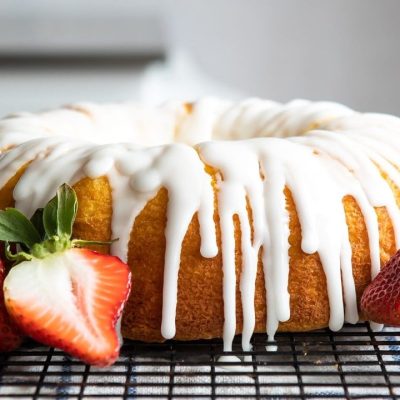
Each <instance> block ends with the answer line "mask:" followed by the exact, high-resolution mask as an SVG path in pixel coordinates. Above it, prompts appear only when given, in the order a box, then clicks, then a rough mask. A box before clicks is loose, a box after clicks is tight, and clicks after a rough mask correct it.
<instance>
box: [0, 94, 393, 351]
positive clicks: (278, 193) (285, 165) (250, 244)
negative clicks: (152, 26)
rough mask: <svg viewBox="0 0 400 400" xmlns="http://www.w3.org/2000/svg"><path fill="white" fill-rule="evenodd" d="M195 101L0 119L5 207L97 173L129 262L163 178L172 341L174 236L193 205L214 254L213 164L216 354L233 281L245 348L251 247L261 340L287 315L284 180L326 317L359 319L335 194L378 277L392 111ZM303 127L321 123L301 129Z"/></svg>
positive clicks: (229, 330) (166, 312) (83, 107)
mask: <svg viewBox="0 0 400 400" xmlns="http://www.w3.org/2000/svg"><path fill="white" fill-rule="evenodd" d="M192 108H193V109H192V111H191V112H189V111H188V109H187V108H186V107H185V105H184V104H181V103H169V104H165V105H163V106H160V107H158V108H148V107H147V108H146V107H143V106H138V105H134V104H126V105H120V106H116V105H105V106H98V105H91V104H80V105H75V106H68V107H66V108H64V109H60V110H56V111H48V112H45V113H42V114H37V115H35V114H21V115H17V116H13V117H9V118H7V119H4V120H1V121H0V148H2V149H4V151H3V154H2V155H1V157H0V171H1V172H0V186H3V185H4V184H5V183H6V182H7V181H8V180H9V179H10V178H11V177H12V176H13V175H14V174H15V172H16V171H17V170H18V169H20V168H21V167H23V166H24V165H27V168H26V170H25V172H24V173H23V174H22V177H21V179H20V180H19V182H18V184H17V185H16V187H15V190H14V198H15V201H16V206H17V207H18V208H20V209H21V210H22V211H24V212H25V213H27V214H28V215H31V214H32V213H33V212H34V210H35V209H36V208H38V207H42V206H43V205H44V204H45V203H46V202H47V201H48V200H49V199H50V198H51V197H52V196H53V195H54V193H55V192H56V189H57V187H58V186H59V185H60V184H62V183H63V182H68V183H70V184H74V183H76V182H78V181H79V180H80V179H82V178H84V177H85V176H88V177H91V178H96V177H100V176H107V177H108V179H109V182H110V185H111V189H112V198H113V216H112V234H113V237H118V238H119V241H118V242H116V243H115V244H113V246H112V252H113V254H115V255H117V256H119V257H120V258H121V259H123V260H126V259H127V248H128V243H129V238H130V232H131V228H132V226H133V224H134V222H135V219H136V217H137V216H138V215H139V214H140V212H141V210H142V209H143V207H144V206H145V205H146V204H147V202H148V201H149V200H150V199H151V198H153V197H154V196H155V195H156V194H157V192H158V191H159V190H160V189H161V188H166V189H167V190H168V207H167V226H166V230H165V236H166V254H165V266H164V290H163V313H162V326H161V333H162V335H163V336H164V337H165V338H172V337H174V335H175V316H176V306H177V283H178V273H179V265H180V253H181V249H182V242H183V239H184V236H185V233H186V231H187V229H188V226H189V224H190V222H191V220H192V218H193V216H194V215H195V214H196V213H197V215H198V219H199V225H200V236H201V254H202V256H203V257H206V258H211V257H215V256H216V255H217V253H218V245H217V240H216V229H215V225H214V219H213V214H214V191H213V189H212V185H211V176H210V175H209V174H208V173H207V172H206V171H205V164H207V165H209V166H211V167H213V168H214V169H216V170H217V171H218V172H219V173H218V175H217V177H218V179H217V192H216V193H217V200H218V212H219V217H220V228H221V251H222V259H223V274H224V278H223V294H224V316H225V323H224V332H223V335H224V350H226V351H230V350H231V349H232V340H233V337H234V335H235V334H236V309H235V308H236V280H237V279H240V291H241V300H242V308H243V335H242V346H243V349H244V350H246V351H249V350H251V345H250V339H251V336H252V334H253V331H254V326H255V310H254V294H255V280H256V273H257V264H258V255H259V254H260V253H261V254H262V262H263V270H264V276H265V282H266V297H267V307H268V309H267V315H268V317H267V326H266V331H267V332H268V335H269V338H270V340H273V337H274V334H275V332H276V330H277V328H278V325H279V322H283V321H287V320H288V319H289V318H290V297H289V293H288V276H289V263H290V258H289V235H290V230H289V215H288V211H287V209H286V198H285V195H284V189H285V187H286V188H288V189H289V190H290V191H291V194H292V197H293V200H294V202H295V204H296V209H297V214H298V218H299V222H300V226H301V232H302V241H301V248H302V250H303V252H305V253H307V254H313V253H318V255H319V258H320V260H321V263H322V266H323V269H324V271H325V275H326V278H327V290H328V297H329V305H330V321H329V326H330V327H331V329H333V330H337V329H340V328H341V326H342V325H343V323H344V321H348V322H352V323H355V322H357V321H358V311H357V303H356V293H355V286H354V280H353V274H352V264H351V258H352V254H351V246H350V243H349V236H348V227H347V224H346V218H345V213H344V209H343V198H344V197H345V196H353V197H354V199H355V200H356V201H357V203H358V205H359V207H360V209H361V211H362V214H363V216H364V220H365V225H366V228H367V232H368V238H369V248H370V254H371V274H372V276H375V275H376V274H377V273H378V271H379V269H380V255H379V230H378V222H377V216H376V213H375V210H374V207H386V209H387V210H388V213H389V215H390V218H391V220H392V222H393V227H394V231H395V236H396V243H397V247H400V213H399V208H398V205H397V204H396V200H395V197H394V195H393V192H392V191H391V190H390V187H389V185H388V184H387V182H386V181H385V180H384V179H383V178H382V176H381V173H380V170H381V171H383V172H385V173H386V174H387V175H388V176H389V177H390V179H391V180H392V181H393V182H394V184H396V185H397V186H400V172H399V170H398V169H397V167H396V166H397V162H398V161H397V160H398V159H399V155H400V140H399V139H398V135H399V131H400V120H399V119H397V118H395V117H391V116H385V115H379V114H359V113H356V112H354V111H352V110H350V109H348V108H347V107H344V106H341V105H338V104H335V103H328V102H320V103H311V102H308V101H305V100H296V101H293V102H290V103H288V104H286V105H281V104H279V103H275V102H271V101H265V100H259V99H250V100H246V101H243V102H241V103H237V104H234V103H231V102H228V101H222V100H218V99H203V100H201V101H199V102H198V103H196V104H194V105H193V106H192ZM311 128H313V129H314V128H318V129H319V130H313V131H309V130H310V129H311ZM83 139H84V140H87V141H83ZM210 139H219V140H220V141H218V140H212V141H208V140H210ZM221 139H224V140H221ZM227 139H231V140H230V141H226V140H227ZM232 139H235V140H232ZM239 139H247V140H239ZM120 141H124V142H126V143H123V144H121V143H119V142H120ZM109 142H113V143H114V144H109ZM174 142H175V143H174ZM177 142H183V143H186V144H183V143H177ZM200 142H202V143H200ZM107 143H108V144H107ZM134 143H137V144H136V145H135V144H134ZM155 144H165V145H163V146H154V145H155ZM191 145H195V147H191ZM10 147H12V148H11V150H8V151H7V149H9V148H10ZM29 162H30V164H29V165H28V164H27V163H29ZM248 206H249V207H250V209H251V212H252V217H253V219H252V220H253V223H252V224H251V222H250V220H249V215H248V210H247V207H248ZM235 215H237V217H238V219H239V222H240V227H241V253H242V264H243V265H242V273H241V275H240V277H236V274H235V239H234V224H233V218H234V216H235Z"/></svg>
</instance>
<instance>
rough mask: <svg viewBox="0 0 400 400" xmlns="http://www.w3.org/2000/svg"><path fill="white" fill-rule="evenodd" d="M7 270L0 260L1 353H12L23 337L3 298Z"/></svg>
mask: <svg viewBox="0 0 400 400" xmlns="http://www.w3.org/2000/svg"><path fill="white" fill-rule="evenodd" d="M5 274H6V270H5V267H4V264H3V261H2V260H1V259H0V351H12V350H15V349H17V348H18V347H19V346H20V345H21V343H22V340H23V339H22V335H21V334H20V332H19V330H18V328H17V327H16V325H15V324H14V322H13V321H12V320H11V318H10V316H9V315H8V312H7V309H6V306H5V304H4V298H3V281H4V277H5Z"/></svg>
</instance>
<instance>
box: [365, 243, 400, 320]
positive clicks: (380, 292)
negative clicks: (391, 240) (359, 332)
mask: <svg viewBox="0 0 400 400" xmlns="http://www.w3.org/2000/svg"><path fill="white" fill-rule="evenodd" d="M361 309H362V310H363V312H364V313H365V316H366V318H367V319H369V320H371V321H374V322H378V323H381V324H388V325H397V326H400V251H398V252H397V253H396V254H395V255H394V256H393V257H392V258H391V259H390V260H389V262H388V263H387V264H386V265H385V267H384V268H383V269H382V270H381V271H380V272H379V274H378V275H377V276H376V277H375V279H374V280H373V281H372V282H371V283H370V284H369V286H368V287H367V288H366V289H365V291H364V294H363V296H362V298H361Z"/></svg>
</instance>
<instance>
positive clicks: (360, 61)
mask: <svg viewBox="0 0 400 400" xmlns="http://www.w3.org/2000/svg"><path fill="white" fill-rule="evenodd" d="M138 16H139V17H143V18H153V17H155V18H157V17H159V18H161V19H163V20H164V33H163V34H162V38H161V39H162V41H166V42H167V43H168V48H169V49H170V50H171V52H172V50H176V49H180V50H182V49H183V52H184V53H186V54H188V55H189V57H191V58H192V59H193V60H194V61H196V62H197V64H198V66H199V67H200V71H201V69H202V70H203V72H205V75H208V76H210V78H212V79H211V82H213V83H215V82H217V83H220V84H221V85H220V86H218V85H215V87H221V88H232V89H236V90H237V91H239V92H241V93H243V94H244V95H249V96H261V97H268V98H272V99H277V100H281V101H286V100H289V99H291V98H296V97H304V98H310V99H329V100H337V101H340V102H343V103H345V104H347V105H350V106H352V107H354V108H357V109H360V110H374V111H383V112H392V113H395V114H399V115H400V72H399V71H400V0H84V1H82V0H57V1H54V0H18V1H16V0H1V1H0V33H1V34H0V51H1V43H2V42H3V43H11V41H12V38H15V34H14V36H13V35H12V32H11V33H10V30H9V29H8V30H7V29H6V28H4V27H5V26H6V24H5V23H4V21H7V23H8V24H10V23H11V25H12V24H13V21H16V20H21V18H22V20H25V21H27V22H26V24H27V25H26V26H28V25H29V26H35V24H36V28H37V29H39V30H40V26H41V24H42V25H46V24H44V23H43V21H46V20H47V21H49V20H51V21H56V20H60V21H61V20H62V19H63V18H69V19H72V20H73V19H76V20H78V19H79V20H80V21H86V20H87V24H88V31H90V32H92V34H94V36H96V29H97V28H96V27H98V26H99V25H96V21H97V23H98V21H102V20H105V19H108V20H110V21H115V23H113V24H111V29H112V27H113V26H115V30H116V29H117V26H116V25H117V24H118V21H122V20H123V21H125V22H124V23H125V24H126V21H128V25H129V22H130V21H132V24H134V21H135V20H137V19H136V18H137V17H138ZM40 21H42V23H41V22H40ZM2 22H3V24H2ZM53 25H54V24H53ZM8 26H10V25H8ZM15 26H16V25H14V28H15ZM146 26H147V25H146ZM2 27H3V31H2V30H1V29H2ZM18 29H19V30H20V34H21V35H22V36H24V35H25V36H26V37H29V31H28V30H27V29H24V28H23V26H22V28H18ZM21 29H22V30H21ZM4 30H6V31H4ZM7 33H8V34H9V36H7ZM51 34H52V35H53V36H52V38H51V42H52V43H53V45H54V46H56V47H57V40H61V39H62V38H60V37H57V35H58V32H57V31H54V32H52V33H51ZM153 34H154V32H153V30H152V28H150V32H148V33H147V34H146V32H145V31H144V33H142V36H139V37H136V38H135V40H132V42H130V41H129V40H127V41H126V43H125V45H126V46H128V45H129V43H132V46H133V45H134V44H135V43H147V42H148V41H149V38H150V37H153V39H154V37H155V36H154V35H153ZM10 35H11V36H10ZM129 35H130V34H129V32H127V33H126V36H129ZM78 36H79V35H78ZM80 37H81V40H82V42H83V41H85V39H87V36H86V35H84V34H82V35H80ZM156 40H157V39H156ZM146 41H147V42H146ZM111 44H112V43H111ZM156 45H157V43H156ZM15 47H16V46H14V48H15ZM111 47H112V46H111ZM0 67H1V65H0ZM179 68H181V69H182V66H181V67H179ZM179 68H178V70H177V72H176V73H175V74H174V73H168V74H167V75H166V76H168V85H169V87H170V88H171V87H173V86H175V82H177V85H178V84H179V85H180V87H187V88H188V91H189V93H191V92H190V91H191V90H192V88H193V95H194V96H195V95H196V94H197V92H196V90H197V89H194V88H196V85H191V84H189V83H188V84H186V82H187V81H186V80H184V79H183V78H182V73H181V72H180V71H181V69H179ZM61 72H62V73H61V74H60V75H59V84H57V74H58V71H57V70H54V71H51V70H50V71H48V70H47V69H43V70H38V69H37V68H36V69H35V70H32V72H30V70H29V67H27V66H25V67H24V69H23V71H19V70H18V69H16V70H7V69H6V70H4V69H1V68H0V92H1V94H0V96H1V97H0V111H1V110H7V111H9V110H8V107H9V108H10V110H11V109H13V108H15V107H16V108H20V107H18V101H20V102H21V107H22V106H23V107H22V108H28V109H29V108H30V107H31V105H32V107H35V108H36V107H43V106H45V105H47V104H48V105H53V103H54V102H57V103H60V102H61V103H62V102H64V101H71V100H73V99H76V100H80V99H86V100H99V101H104V99H105V98H107V97H109V98H110V100H117V99H122V98H125V97H135V95H136V94H137V92H136V91H135V90H136V88H137V87H139V86H138V79H140V76H139V75H138V73H137V70H134V68H133V69H132V72H130V70H129V69H126V68H125V69H124V70H123V71H122V72H118V71H117V70H116V71H115V76H114V78H113V73H114V71H113V70H112V69H109V70H107V71H104V70H102V72H101V73H97V72H96V71H93V73H91V71H90V70H88V69H85V71H84V72H83V73H82V74H81V73H79V71H77V70H76V69H75V70H74V71H72V72H71V73H69V71H68V70H63V71H61ZM197 72H199V71H197ZM197 72H196V74H193V76H194V78H193V80H196V81H199V82H200V85H197V88H198V87H199V86H202V87H207V88H208V86H207V85H203V83H202V82H203V80H201V79H198V76H200V75H199V74H198V73H197ZM85 74H86V75H87V77H86V78H85ZM96 74H97V75H96ZM184 75H185V79H190V71H189V72H188V71H185V74H184ZM201 76H203V75H201ZM46 77H48V79H47V78H46ZM113 79H115V84H113ZM154 82H158V81H157V80H155V81H154ZM47 83H48V84H49V85H50V86H47ZM49 88H50V89H49ZM161 88H162V86H160V90H161ZM38 89H41V90H38ZM155 89H156V90H157V89H158V86H157V85H156V88H155ZM10 91H13V93H12V95H10V96H9V97H7V96H8V94H9V93H10ZM49 91H51V96H48V97H46V93H48V92H49ZM166 91H167V90H166ZM208 91H209V90H208V89H207V92H208ZM227 92H229V91H225V93H227ZM234 92H235V90H232V93H234ZM11 98H12V99H13V102H10V100H9V99H11ZM19 99H20V100H19Z"/></svg>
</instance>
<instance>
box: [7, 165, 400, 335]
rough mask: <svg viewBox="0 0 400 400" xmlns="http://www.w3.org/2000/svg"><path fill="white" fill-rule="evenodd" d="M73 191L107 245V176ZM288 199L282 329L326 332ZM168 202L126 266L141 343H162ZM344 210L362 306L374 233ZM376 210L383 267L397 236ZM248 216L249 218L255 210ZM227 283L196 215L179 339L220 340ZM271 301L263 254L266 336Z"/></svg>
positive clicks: (183, 276) (133, 245) (155, 209)
mask: <svg viewBox="0 0 400 400" xmlns="http://www.w3.org/2000/svg"><path fill="white" fill-rule="evenodd" d="M22 172H23V168H22V169H21V170H20V171H18V172H17V174H16V175H15V176H14V177H13V178H12V179H11V180H10V181H9V182H8V183H7V184H6V185H5V186H4V187H3V188H2V189H1V190H0V208H5V207H9V206H12V205H13V199H12V191H13V189H14V186H15V185H16V183H17V182H18V179H19V177H20V176H21V174H22ZM386 179H387V178H386ZM389 183H390V185H391V186H392V189H393V191H394V192H395V194H396V199H397V200H398V201H399V199H400V192H399V190H398V189H397V188H396V187H395V186H394V185H393V183H392V182H390V181H389ZM74 188H75V190H76V192H77V195H78V199H79V210H78V216H77V220H76V224H75V230H74V235H75V236H76V237H80V238H82V239H92V240H109V239H110V238H111V217H112V196H111V188H110V185H109V183H108V180H107V178H105V177H102V178H97V179H90V178H85V179H83V180H81V181H80V182H78V183H77V184H76V185H74ZM285 195H286V206H287V209H288V211H289V216H290V222H289V227H290V237H289V243H290V249H289V256H290V271H289V293H290V308H291V318H290V320H289V321H287V322H285V323H281V324H280V325H279V330H281V331H306V330H312V329H318V328H322V327H326V326H328V321H329V314H330V312H329V302H328V296H327V290H326V279H325V274H324V271H323V268H322V266H321V262H320V260H319V257H318V255H317V254H311V255H308V254H305V253H304V252H303V251H302V250H301V227H300V223H299V219H298V216H297V212H296V208H295V204H294V202H293V198H292V196H291V193H290V191H289V190H288V189H287V188H286V190H285ZM167 202H168V193H167V190H166V189H161V190H160V191H159V192H158V194H157V195H156V197H155V198H153V199H152V200H151V201H149V202H148V203H147V205H146V206H145V208H144V209H143V210H142V212H141V213H140V215H139V216H138V217H137V218H136V221H135V224H134V227H133V229H132V232H131V237H130V242H129V252H128V263H129V265H130V267H131V269H132V292H131V296H130V298H129V300H128V303H127V305H126V308H125V310H124V315H123V320H122V333H123V335H124V337H127V338H131V339H138V340H143V341H161V340H163V338H162V336H161V332H160V327H161V311H162V289H163V273H164V252H165V236H164V229H165V225H166V207H167ZM343 205H344V209H345V213H346V219H347V224H348V227H349V237H350V242H351V247H352V252H353V256H352V262H353V276H354V281H355V286H356V292H357V297H358V301H359V300H360V297H361V294H362V293H363V291H364V289H365V287H366V286H367V284H368V283H369V282H370V279H371V273H370V270H371V265H370V255H369V246H368V236H367V230H366V226H365V224H364V218H363V216H362V213H361V210H360V208H359V207H358V205H357V203H356V201H355V200H354V199H353V198H352V197H350V196H347V197H345V198H344V199H343ZM215 209H216V208H215ZM376 212H377V217H378V222H379V232H380V250H381V263H384V262H386V261H387V260H388V258H389V257H390V256H391V255H392V254H394V252H395V239H394V232H393V228H392V224H391V220H390V218H389V216H388V214H387V211H386V209H384V208H377V209H376ZM249 214H250V217H251V210H249ZM214 219H215V223H216V228H217V239H218V245H219V249H221V243H220V242H221V241H220V236H221V235H220V230H219V217H218V214H217V212H215V215H214ZM234 223H235V241H236V254H235V256H236V275H237V285H236V314H237V329H236V332H237V333H240V332H241V329H242V323H243V317H242V310H241V301H240V289H239V277H240V270H241V250H240V225H239V222H238V219H236V218H234ZM97 250H101V251H107V249H99V248H97ZM261 251H262V250H261ZM260 255H261V252H260ZM222 279H223V273H222V259H221V251H219V254H218V255H217V256H216V257H214V258H212V259H207V258H204V257H202V256H201V255H200V235H199V223H198V220H197V215H195V216H194V217H193V219H192V222H191V224H190V226H189V228H188V230H187V233H186V236H185V239H184V242H183V247H182V253H181V264H180V271H179V281H178V305H177V316H176V337H175V338H176V339H179V340H191V339H200V338H212V337H221V336H222V329H223V322H224V313H223V306H224V305H223V295H222ZM265 297H266V296H265V285H264V274H263V271H262V263H261V257H260V258H259V263H258V271H257V279H256V291H255V312H256V327H255V331H256V332H264V331H265V324H266V299H265Z"/></svg>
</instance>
